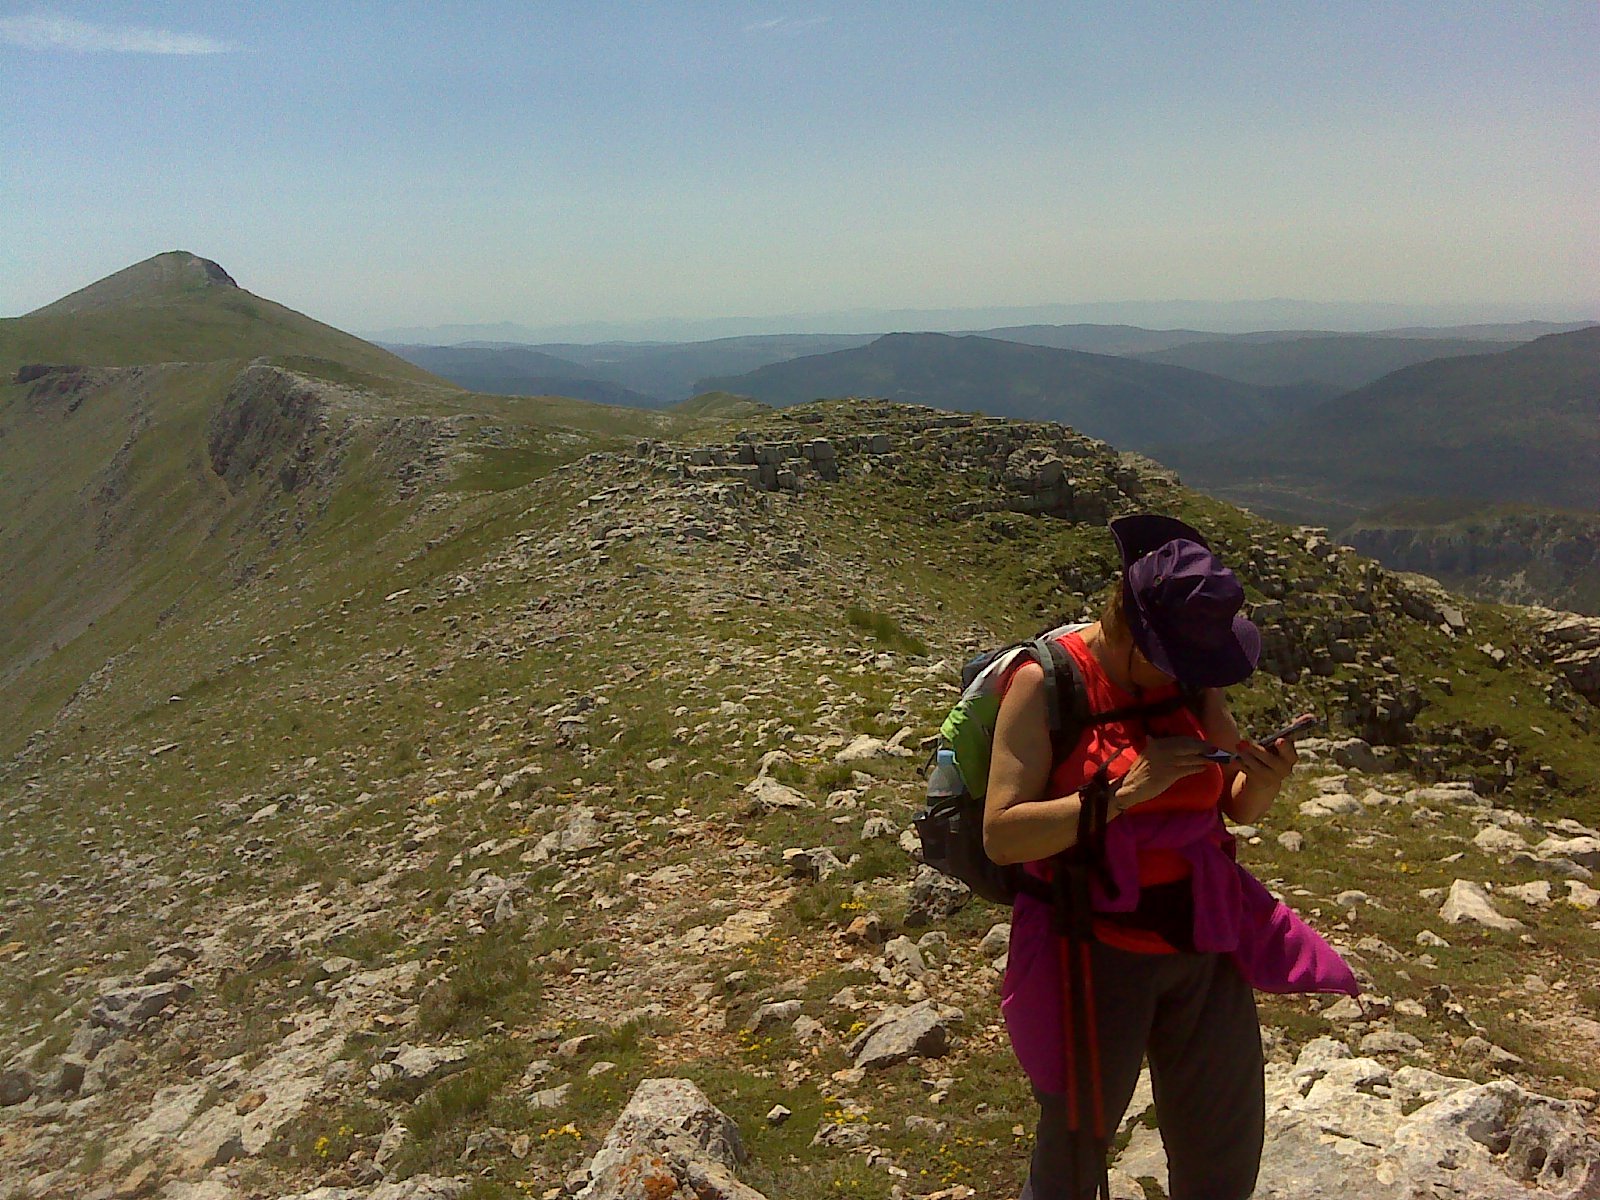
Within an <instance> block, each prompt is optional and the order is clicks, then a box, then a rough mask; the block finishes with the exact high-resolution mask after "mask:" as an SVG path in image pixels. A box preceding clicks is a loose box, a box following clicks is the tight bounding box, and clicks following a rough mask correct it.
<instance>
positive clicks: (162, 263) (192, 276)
mask: <svg viewBox="0 0 1600 1200" xmlns="http://www.w3.org/2000/svg"><path fill="white" fill-rule="evenodd" d="M210 288H230V289H233V290H235V291H237V290H238V288H239V285H238V284H237V283H235V282H234V280H233V276H231V275H229V274H228V273H227V272H226V271H224V270H223V269H222V267H221V266H219V265H218V264H217V263H214V262H212V261H211V260H210V259H209V258H201V257H200V256H199V255H197V254H190V253H189V252H188V251H187V250H169V251H167V252H166V253H165V254H157V255H155V256H154V257H153V258H147V259H145V260H144V261H143V262H137V263H134V264H133V266H131V267H125V268H124V269H122V270H121V271H118V272H117V273H116V274H114V275H107V276H106V277H105V278H104V279H102V280H100V281H98V282H96V283H91V284H90V285H89V286H88V287H85V288H79V289H78V290H77V291H75V292H73V293H72V294H71V295H68V296H63V297H62V298H61V299H59V300H56V301H54V302H52V303H50V304H47V305H45V306H44V307H43V308H39V309H35V310H34V311H33V312H32V313H29V314H28V315H29V316H42V315H52V314H58V313H81V312H89V311H92V310H94V309H104V308H123V307H127V306H142V305H152V304H169V303H171V302H173V301H175V300H185V299H190V298H193V297H194V296H196V295H197V294H198V293H202V292H204V291H206V290H207V289H210Z"/></svg>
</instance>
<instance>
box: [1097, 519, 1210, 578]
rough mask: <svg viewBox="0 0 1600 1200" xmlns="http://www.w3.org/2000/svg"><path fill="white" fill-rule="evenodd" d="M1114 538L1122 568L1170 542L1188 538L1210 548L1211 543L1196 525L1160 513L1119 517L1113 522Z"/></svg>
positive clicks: (1126, 567)
mask: <svg viewBox="0 0 1600 1200" xmlns="http://www.w3.org/2000/svg"><path fill="white" fill-rule="evenodd" d="M1111 538H1112V540H1113V541H1114V542H1116V543H1117V553H1118V554H1120V555H1122V569H1123V570H1124V571H1126V570H1127V569H1128V567H1129V566H1130V565H1132V564H1133V563H1135V562H1137V561H1138V560H1139V559H1141V558H1143V557H1144V556H1145V555H1146V554H1149V553H1150V551H1152V550H1159V549H1160V548H1161V547H1162V546H1165V545H1166V544H1167V543H1168V542H1172V541H1177V540H1178V539H1179V538H1184V539H1186V540H1188V541H1191V542H1194V543H1195V544H1196V545H1197V546H1201V547H1203V548H1205V549H1207V550H1209V549H1211V543H1209V542H1208V541H1206V539H1205V538H1204V537H1203V536H1202V535H1201V533H1200V531H1199V530H1198V529H1196V528H1194V526H1192V525H1186V524H1184V523H1183V522H1182V521H1180V520H1178V518H1177V517H1164V516H1161V515H1160V514H1159V513H1139V514H1138V515H1137V516H1132V517H1118V518H1117V519H1116V520H1115V521H1112V522H1111Z"/></svg>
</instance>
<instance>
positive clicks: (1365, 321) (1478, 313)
mask: <svg viewBox="0 0 1600 1200" xmlns="http://www.w3.org/2000/svg"><path fill="white" fill-rule="evenodd" d="M1530 317H1532V318H1537V319H1539V320H1541V321H1548V322H1566V323H1570V322H1572V320H1573V314H1572V313H1571V311H1570V310H1557V309H1555V308H1552V307H1550V306H1544V307H1542V308H1540V307H1537V306H1535V307H1533V308H1529V307H1528V306H1513V305H1501V304H1358V303H1337V302H1335V303H1321V302H1316V301H1307V300H1281V299H1269V300H1239V301H1221V302H1216V301H1190V300H1165V301H1163V300H1154V301H1144V300H1130V301H1121V302H1112V303H1096V304H1033V305H1012V306H1005V307H990V308H899V309H864V308H861V309H841V310H835V311H831V312H801V313H790V314H787V315H779V316H763V317H714V318H708V319H672V318H667V319H657V320H640V321H587V322H582V323H573V324H566V325H543V326H529V325H519V324H516V323H513V322H506V321H501V322H495V323H492V324H478V325H409V326H401V327H396V328H389V329H377V330H368V331H365V332H364V333H363V336H364V337H368V338H370V339H372V340H373V341H375V342H381V343H384V344H391V343H400V344H414V345H457V344H460V343H463V342H516V343H519V344H524V345H545V344H549V343H555V342H584V343H592V342H698V341H709V340H712V339H720V338H728V337H751V336H762V335H771V334H793V333H803V334H869V335H874V336H875V335H878V334H883V333H890V332H895V331H904V330H926V331H929V332H936V333H974V332H978V331H980V330H996V329H1000V328H1003V327H1011V328H1014V327H1017V326H1036V325H1084V324H1093V325H1112V326H1115V325H1122V326H1140V327H1143V328H1146V329H1185V328H1187V329H1197V330H1199V329H1210V330H1216V331H1218V332H1223V333H1246V332H1249V331H1250V330H1261V329H1315V330H1329V331H1342V332H1347V333H1360V332H1369V331H1372V330H1395V329H1404V328H1411V329H1415V330H1417V331H1419V332H1420V331H1421V330H1423V329H1428V328H1438V327H1441V326H1443V327H1452V326H1468V325H1484V324H1487V323H1504V322H1508V321H1515V322H1522V321H1527V320H1528V319H1529V318H1530ZM1545 332H1553V330H1546V331H1545Z"/></svg>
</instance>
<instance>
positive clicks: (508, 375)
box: [389, 346, 661, 408]
mask: <svg viewBox="0 0 1600 1200" xmlns="http://www.w3.org/2000/svg"><path fill="white" fill-rule="evenodd" d="M389 349H391V350H393V351H394V353H395V354H397V355H398V356H400V357H401V358H403V359H405V360H406V361H407V362H410V363H414V364H415V365H417V366H419V367H421V368H422V369H423V370H425V371H431V372H433V374H435V375H438V376H440V377H441V378H444V379H448V380H450V382H451V383H456V384H460V385H461V386H462V387H464V388H466V389H467V390H468V391H471V392H487V393H488V394H490V395H493V396H570V397H571V398H572V399H574V400H593V401H595V402H596V403H598V404H620V405H625V406H627V407H630V408H657V407H659V406H660V403H661V402H660V399H659V398H658V397H655V396H647V395H645V394H644V393H642V392H636V391H634V390H633V389H632V388H627V387H623V386H622V385H621V384H619V383H614V382H611V381H610V380H606V379H599V378H595V377H594V376H593V375H592V374H591V373H590V372H589V371H588V370H587V368H585V367H583V366H581V365H580V364H578V363H575V362H569V361H568V360H566V359H564V358H557V357H556V356H555V355H553V354H545V353H543V352H541V351H538V350H534V349H532V348H530V347H528V346H493V347H489V346H392V347H389Z"/></svg>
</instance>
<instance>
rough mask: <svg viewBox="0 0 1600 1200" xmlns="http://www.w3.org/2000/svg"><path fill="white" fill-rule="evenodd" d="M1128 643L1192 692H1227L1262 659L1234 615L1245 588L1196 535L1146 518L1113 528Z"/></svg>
mask: <svg viewBox="0 0 1600 1200" xmlns="http://www.w3.org/2000/svg"><path fill="white" fill-rule="evenodd" d="M1111 536H1112V537H1113V538H1114V539H1115V540H1116V543H1117V549H1118V551H1119V552H1120V553H1121V554H1122V599H1123V611H1124V613H1125V614H1126V616H1127V620H1128V629H1129V631H1130V632H1131V633H1132V634H1133V641H1134V645H1136V646H1138V647H1139V651H1140V653H1142V654H1143V655H1144V656H1145V657H1146V658H1148V659H1149V660H1150V662H1151V664H1152V665H1154V666H1155V668H1156V669H1157V670H1158V671H1162V672H1164V673H1165V674H1168V675H1171V676H1172V677H1173V678H1174V679H1176V680H1177V681H1178V682H1179V683H1184V684H1188V685H1189V686H1191V687H1229V686H1230V685H1232V684H1235V683H1238V682H1240V681H1241V680H1243V679H1246V678H1248V677H1249V675H1250V673H1251V672H1253V671H1254V670H1255V669H1256V663H1257V662H1258V661H1259V660H1260V658H1261V631H1260V630H1259V629H1257V628H1256V627H1255V625H1254V624H1253V623H1252V622H1250V621H1249V620H1248V619H1246V618H1245V617H1241V616H1240V615H1239V609H1240V608H1241V607H1243V605H1244V588H1243V586H1242V585H1241V584H1240V583H1239V577H1238V576H1237V575H1235V574H1234V573H1233V572H1232V571H1230V570H1229V569H1228V568H1227V567H1225V566H1223V565H1222V562H1221V561H1220V560H1219V559H1218V558H1217V556H1216V555H1214V554H1213V553H1211V547H1210V546H1208V545H1207V544H1206V540H1205V538H1204V537H1202V536H1201V535H1200V533H1199V531H1198V530H1196V529H1194V528H1193V527H1192V526H1189V525H1185V524H1184V523H1183V522H1182V521H1179V520H1177V519H1176V518H1174V517H1162V516H1156V515H1154V514H1146V515H1141V516H1136V517H1121V518H1119V519H1117V520H1115V521H1113V522H1111Z"/></svg>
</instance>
